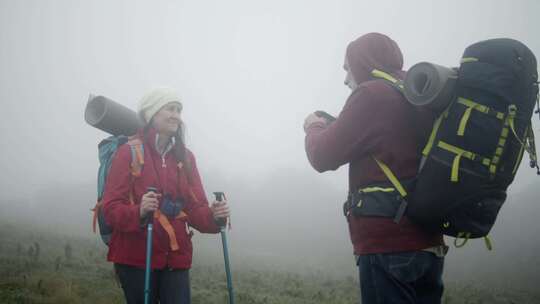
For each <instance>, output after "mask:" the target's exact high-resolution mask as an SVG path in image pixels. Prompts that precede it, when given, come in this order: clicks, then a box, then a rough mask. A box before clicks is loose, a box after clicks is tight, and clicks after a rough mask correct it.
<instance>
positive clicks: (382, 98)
mask: <svg viewBox="0 0 540 304" xmlns="http://www.w3.org/2000/svg"><path fill="white" fill-rule="evenodd" d="M403 98H404V97H403V95H402V94H401V93H400V92H398V90H397V89H396V88H394V87H392V86H391V85H390V84H389V83H387V82H385V81H384V80H380V79H376V80H369V81H366V82H363V83H361V84H360V85H359V86H358V87H357V88H356V89H355V90H354V91H352V93H351V95H350V96H349V101H348V102H362V103H368V104H377V105H380V103H385V102H388V101H390V100H395V99H400V100H401V99H403Z"/></svg>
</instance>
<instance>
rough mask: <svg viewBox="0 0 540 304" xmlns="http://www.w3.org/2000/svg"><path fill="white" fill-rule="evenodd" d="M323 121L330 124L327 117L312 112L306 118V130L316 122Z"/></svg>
mask: <svg viewBox="0 0 540 304" xmlns="http://www.w3.org/2000/svg"><path fill="white" fill-rule="evenodd" d="M318 122H322V123H323V124H325V125H326V124H328V121H327V120H326V119H325V118H322V117H319V116H317V115H316V114H315V113H311V114H309V115H308V116H307V117H306V120H304V132H307V129H308V128H309V127H310V126H311V125H312V124H314V123H318Z"/></svg>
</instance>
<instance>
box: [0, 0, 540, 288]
mask: <svg viewBox="0 0 540 304" xmlns="http://www.w3.org/2000/svg"><path fill="white" fill-rule="evenodd" d="M538 12H540V2H538V1H534V0H530V1H527V0H521V1H502V0H501V1H493V0H491V1H489V0H483V1H452V2H450V1H445V2H444V3H443V2H442V1H428V0H425V1H397V0H396V1H352V0H351V1H308V0H305V1H292V0H289V1H283V0H274V1H248V0H245V1H217V0H214V1H205V0H201V1H151V2H150V1H144V2H143V1H104V0H100V1H68V0H64V1H62V0H58V1H37V0H36V1H15V0H12V1H9V0H0V105H1V110H0V113H1V119H0V142H1V146H2V154H1V157H0V172H1V174H0V223H29V224H31V225H35V227H50V228H48V229H54V230H55V231H61V232H62V233H65V234H71V235H80V236H83V237H88V239H89V241H95V242H101V241H100V240H98V239H99V236H97V235H92V232H91V219H92V214H91V213H90V211H89V209H90V208H92V207H93V206H94V204H95V199H96V174H97V168H98V158H97V144H98V143H99V141H100V140H101V139H103V138H105V137H107V136H108V135H107V134H105V133H104V132H102V131H99V130H97V129H94V128H92V127H90V126H89V125H87V124H86V123H85V122H84V115H83V114H84V108H85V106H86V102H87V100H88V95H89V94H90V93H92V94H97V95H104V96H107V97H108V98H111V99H113V100H115V101H117V102H119V103H122V104H123V105H125V106H127V107H129V108H131V109H133V110H136V106H137V102H138V100H139V99H140V98H141V97H142V95H143V94H144V93H145V92H146V91H148V90H149V89H151V88H153V87H155V86H170V87H173V88H175V89H177V91H178V92H179V94H180V96H181V98H182V102H183V104H184V110H183V113H182V119H183V120H184V121H185V123H186V125H187V144H188V147H189V148H190V149H191V150H192V151H194V153H195V155H196V157H197V163H198V167H199V170H200V173H201V176H202V178H203V183H204V185H205V188H206V191H207V193H208V197H209V199H211V198H212V195H211V192H212V191H225V192H226V194H227V196H228V199H229V203H230V206H231V209H232V230H231V231H230V248H231V252H232V254H233V261H232V263H233V268H234V264H235V263H238V264H240V263H253V264H254V265H256V264H268V265H271V266H273V267H277V268H279V267H282V268H283V269H288V270H291V269H293V270H298V271H302V270H305V269H308V270H309V269H316V270H322V271H325V272H329V273H332V274H335V275H337V276H339V275H347V276H356V269H355V267H354V264H353V257H352V246H351V244H350V241H349V237H348V232H347V226H346V221H345V219H344V218H343V215H342V212H341V205H342V202H343V201H344V199H345V197H346V193H347V187H346V185H347V168H346V167H342V168H340V169H339V170H338V171H337V172H329V173H324V174H318V173H316V172H315V171H314V170H313V169H312V168H311V166H310V165H309V163H308V161H307V159H306V156H305V152H304V132H303V129H302V124H303V121H304V118H305V117H306V116H307V115H308V114H309V113H311V112H313V111H314V110H326V111H328V112H329V113H333V114H335V115H337V114H338V113H339V111H340V109H341V108H342V106H343V104H344V102H345V100H346V98H347V97H348V95H349V94H350V91H349V89H348V88H347V87H346V86H345V85H343V80H344V78H345V73H344V71H343V69H342V66H343V59H344V54H345V48H346V46H347V44H348V43H349V42H350V41H351V40H353V39H355V38H357V37H358V36H360V35H362V34H365V33H368V32H372V31H376V32H381V33H384V34H387V35H388V36H390V37H391V38H392V39H394V40H395V41H396V42H397V43H398V44H399V45H400V47H401V50H402V52H403V54H404V60H405V69H407V68H409V67H410V66H412V65H413V64H415V63H417V62H419V61H430V62H434V63H438V64H441V65H446V66H457V65H458V64H459V59H460V57H461V55H462V53H463V50H464V49H465V48H466V47H467V46H468V45H470V44H472V43H474V42H477V41H479V40H485V39H490V38H499V37H509V38H514V39H518V40H520V41H522V42H523V43H525V44H526V45H527V46H528V47H529V48H530V49H531V50H532V51H533V52H534V53H535V54H536V56H537V57H540V36H538V29H539V28H540V19H539V18H538ZM533 125H534V129H535V131H537V134H540V132H538V131H539V123H538V118H537V116H535V117H533ZM539 178H540V177H537V176H536V173H535V170H532V169H529V168H528V157H524V161H523V164H522V167H521V169H520V171H519V173H518V175H517V178H516V180H515V182H514V184H513V185H512V186H511V187H510V189H509V199H508V201H507V203H506V204H505V205H504V206H503V209H502V211H501V213H500V216H499V218H498V222H497V224H496V225H495V228H494V229H493V231H492V233H491V238H492V241H493V245H494V251H493V252H488V251H487V250H486V249H485V247H484V244H483V241H481V240H478V241H474V242H470V243H471V244H469V245H467V246H465V247H464V248H461V249H456V248H451V250H450V253H449V255H448V258H447V262H446V270H445V271H446V274H445V275H446V277H447V279H448V280H470V281H471V282H472V281H475V280H479V279H482V280H489V282H490V283H492V284H493V285H490V286H497V284H499V285H501V286H509V285H512V286H514V285H515V287H516V288H522V289H527V290H533V289H534V288H535V286H536V285H535V284H537V283H536V282H538V280H539V279H540V275H539V274H538V271H537V270H538V268H537V266H536V265H537V263H538V262H540V257H539V255H538V252H539V251H538V250H539V249H540V248H539V247H540V236H539V233H538V232H539V230H540V223H539V222H538V215H540V207H539V205H538V203H539V202H538V197H539V195H540V188H539V187H537V186H536V185H538V183H539V182H540V179H539ZM32 227H34V226H32ZM451 242H452V240H450V239H449V240H448V243H449V244H450V243H451ZM194 243H195V254H194V256H195V259H197V256H198V255H205V254H209V255H212V254H214V255H215V256H219V255H220V254H221V251H220V250H221V248H220V246H221V245H220V241H219V239H218V236H216V235H212V236H202V235H201V234H198V233H197V234H196V237H195V238H194ZM234 258H236V260H235V259H234ZM289 266H294V267H289Z"/></svg>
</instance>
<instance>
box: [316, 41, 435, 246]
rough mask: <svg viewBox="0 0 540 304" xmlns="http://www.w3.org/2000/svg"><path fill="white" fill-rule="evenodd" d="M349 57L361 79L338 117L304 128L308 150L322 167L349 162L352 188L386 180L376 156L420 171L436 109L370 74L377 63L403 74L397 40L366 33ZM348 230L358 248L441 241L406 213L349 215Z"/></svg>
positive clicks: (396, 169)
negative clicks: (414, 102)
mask: <svg viewBox="0 0 540 304" xmlns="http://www.w3.org/2000/svg"><path fill="white" fill-rule="evenodd" d="M346 56H347V60H348V63H349V68H350V69H351V72H352V74H353V77H354V79H355V80H356V81H357V83H359V86H358V88H356V89H355V90H354V91H353V92H352V94H351V95H350V97H349V99H348V100H347V102H346V104H345V106H344V107H343V110H342V111H341V113H340V114H339V116H338V118H337V120H336V121H335V122H333V123H330V124H325V123H321V122H318V123H314V124H312V125H310V126H309V127H308V128H307V130H306V133H307V134H306V139H305V145H306V152H307V156H308V159H309V161H310V163H311V165H312V166H313V167H314V168H315V169H316V170H317V171H319V172H324V171H328V170H336V169H337V168H339V167H340V166H342V165H344V164H347V163H348V164H349V190H350V191H354V190H358V189H359V188H361V187H363V186H366V185H368V184H371V183H374V182H381V181H388V179H387V178H386V176H385V175H384V173H383V172H382V170H381V169H380V168H379V167H378V166H377V164H376V163H375V161H374V160H373V159H372V156H374V157H376V158H377V159H379V160H381V161H383V162H384V163H385V164H386V165H388V166H389V168H390V169H391V170H392V171H393V173H394V174H395V175H396V176H397V177H398V178H399V179H408V178H412V177H414V176H415V175H416V173H417V169H418V166H419V161H420V153H419V151H420V149H421V148H422V147H423V144H424V143H425V142H426V140H427V136H428V135H429V131H430V130H431V127H432V123H433V119H434V117H433V115H432V114H431V113H430V112H427V111H420V110H418V109H416V108H414V107H412V106H411V105H410V104H409V103H408V102H407V101H406V100H405V99H404V97H403V95H402V94H401V93H400V92H398V90H396V89H395V88H393V87H392V86H390V85H389V84H388V83H386V82H385V81H384V80H375V79H374V78H372V77H371V76H370V75H371V71H372V70H373V69H379V70H383V71H385V72H389V73H392V74H394V75H395V76H403V74H404V73H403V72H402V71H401V68H402V64H403V60H402V56H401V51H400V50H399V48H398V46H397V44H396V43H395V42H394V41H392V40H390V39H389V38H388V37H386V36H384V35H380V34H371V35H365V36H362V37H361V38H359V39H358V40H356V41H353V42H352V43H351V44H350V45H349V47H348V49H347V55H346ZM348 222H349V232H350V236H351V240H352V243H353V247H354V252H355V254H358V255H360V254H370V253H386V252H400V251H411V250H421V249H425V248H429V247H432V246H436V245H440V244H442V236H441V235H439V234H430V233H428V232H426V231H424V230H423V229H421V228H420V227H418V226H417V225H415V224H414V223H412V222H411V221H410V220H409V219H408V218H407V217H406V216H405V217H404V218H403V219H402V220H401V221H400V223H399V224H396V223H394V222H393V219H392V218H384V217H355V216H353V215H349V218H348Z"/></svg>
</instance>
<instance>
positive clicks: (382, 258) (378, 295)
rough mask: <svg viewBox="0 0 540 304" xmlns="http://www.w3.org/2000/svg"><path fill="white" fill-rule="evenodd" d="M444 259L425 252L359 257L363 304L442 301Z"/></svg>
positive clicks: (422, 303)
mask: <svg viewBox="0 0 540 304" xmlns="http://www.w3.org/2000/svg"><path fill="white" fill-rule="evenodd" d="M443 264H444V258H442V257H437V256H436V255H435V254H433V253H431V252H426V251H410V252H400V253H382V254H366V255H361V256H359V257H358V268H359V273H360V293H361V297H362V302H361V303H362V304H401V303H404V304H405V303H406V304H413V303H421V304H434V303H436V304H440V303H441V297H442V294H443V288H444V287H443V282H442V272H443Z"/></svg>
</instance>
